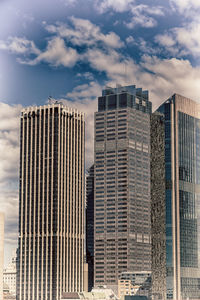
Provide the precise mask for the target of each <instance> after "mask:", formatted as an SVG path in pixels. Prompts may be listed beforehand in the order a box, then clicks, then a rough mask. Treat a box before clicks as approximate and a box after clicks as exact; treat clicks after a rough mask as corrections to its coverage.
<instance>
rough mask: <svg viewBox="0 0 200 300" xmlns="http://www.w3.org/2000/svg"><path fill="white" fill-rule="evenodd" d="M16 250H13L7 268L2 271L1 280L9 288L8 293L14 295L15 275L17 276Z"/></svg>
mask: <svg viewBox="0 0 200 300" xmlns="http://www.w3.org/2000/svg"><path fill="white" fill-rule="evenodd" d="M16 263H17V252H16V250H14V251H13V253H12V257H11V259H10V262H9V264H8V266H7V268H5V269H4V271H3V282H4V284H6V285H7V286H8V288H9V294H10V295H13V296H16V277H17V268H16Z"/></svg>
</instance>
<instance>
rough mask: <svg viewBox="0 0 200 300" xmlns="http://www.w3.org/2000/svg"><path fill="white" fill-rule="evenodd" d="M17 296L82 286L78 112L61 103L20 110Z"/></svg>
mask: <svg viewBox="0 0 200 300" xmlns="http://www.w3.org/2000/svg"><path fill="white" fill-rule="evenodd" d="M20 131H21V132H20V195H19V196H20V203H19V241H18V242H19V254H18V255H19V257H18V261H19V262H18V275H17V282H18V284H17V299H18V300H47V299H48V300H58V299H60V298H61V296H62V293H63V292H80V291H82V290H83V289H84V282H83V281H84V279H83V277H84V270H83V269H84V238H85V237H84V222H85V221H84V168H85V153H84V151H85V142H84V140H85V137H84V134H85V121H84V114H83V113H81V112H78V111H77V110H74V109H70V108H68V107H66V106H64V105H62V104H56V103H55V104H51V105H46V106H40V107H28V108H26V109H24V110H23V111H22V112H21V129H20Z"/></svg>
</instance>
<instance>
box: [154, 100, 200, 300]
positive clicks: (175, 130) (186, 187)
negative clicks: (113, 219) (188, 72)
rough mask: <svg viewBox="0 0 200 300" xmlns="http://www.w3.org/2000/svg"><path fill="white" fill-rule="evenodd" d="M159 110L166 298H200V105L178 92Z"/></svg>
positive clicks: (180, 299)
mask: <svg viewBox="0 0 200 300" xmlns="http://www.w3.org/2000/svg"><path fill="white" fill-rule="evenodd" d="M158 111H159V112H161V113H162V114H164V116H165V177H166V190H165V203H166V289H167V299H174V300H184V299H199V298H200V255H199V253H200V209H199V207H200V155H199V153H200V105H199V104H197V103H196V102H194V101H192V100H190V99H188V98H185V97H183V96H181V95H177V94H175V95H173V96H172V97H171V98H169V99H168V100H167V101H166V102H164V103H163V104H162V105H161V106H160V107H159V109H158ZM158 217H160V216H158ZM163 258H164V259H165V256H164V257H163Z"/></svg>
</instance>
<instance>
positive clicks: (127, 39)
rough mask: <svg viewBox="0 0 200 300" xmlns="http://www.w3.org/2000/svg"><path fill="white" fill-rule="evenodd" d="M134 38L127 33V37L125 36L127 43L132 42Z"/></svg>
mask: <svg viewBox="0 0 200 300" xmlns="http://www.w3.org/2000/svg"><path fill="white" fill-rule="evenodd" d="M134 41H135V40H134V38H133V37H132V36H131V35H129V36H128V37H127V38H126V42H127V44H133V43H134Z"/></svg>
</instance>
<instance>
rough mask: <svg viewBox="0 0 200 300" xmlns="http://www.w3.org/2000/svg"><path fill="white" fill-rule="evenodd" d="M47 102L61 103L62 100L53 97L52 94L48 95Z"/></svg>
mask: <svg viewBox="0 0 200 300" xmlns="http://www.w3.org/2000/svg"><path fill="white" fill-rule="evenodd" d="M48 104H62V101H59V100H56V99H54V98H53V97H52V96H49V97H48Z"/></svg>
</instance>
